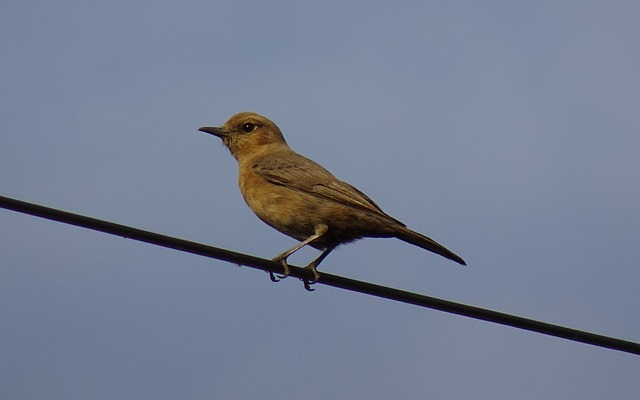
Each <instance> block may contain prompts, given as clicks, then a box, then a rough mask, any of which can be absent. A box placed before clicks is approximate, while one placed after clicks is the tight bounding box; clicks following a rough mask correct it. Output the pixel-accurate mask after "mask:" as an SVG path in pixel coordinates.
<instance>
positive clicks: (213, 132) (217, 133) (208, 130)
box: [198, 126, 229, 139]
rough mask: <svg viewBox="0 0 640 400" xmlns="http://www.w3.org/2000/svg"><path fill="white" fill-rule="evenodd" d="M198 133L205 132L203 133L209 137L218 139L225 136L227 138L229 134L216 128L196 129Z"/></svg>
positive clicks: (204, 127)
mask: <svg viewBox="0 0 640 400" xmlns="http://www.w3.org/2000/svg"><path fill="white" fill-rule="evenodd" d="M198 130H199V131H200V132H205V133H209V134H211V135H214V136H217V137H219V138H220V139H222V138H224V137H225V136H227V135H228V134H229V132H227V131H225V130H224V129H222V128H220V127H218V126H203V127H202V128H200V129H198Z"/></svg>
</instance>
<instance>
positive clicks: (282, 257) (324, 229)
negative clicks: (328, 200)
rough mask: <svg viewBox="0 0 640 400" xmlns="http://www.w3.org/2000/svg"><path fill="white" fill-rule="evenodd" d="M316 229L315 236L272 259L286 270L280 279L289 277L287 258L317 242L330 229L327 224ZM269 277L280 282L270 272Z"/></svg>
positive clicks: (279, 276)
mask: <svg viewBox="0 0 640 400" xmlns="http://www.w3.org/2000/svg"><path fill="white" fill-rule="evenodd" d="M315 229H316V231H315V233H314V234H313V235H311V236H309V237H308V238H306V239H305V240H303V241H302V242H300V243H298V244H297V245H295V246H293V247H292V248H290V249H289V250H287V251H285V252H283V253H282V254H278V255H277V256H275V257H274V258H272V259H271V261H276V262H281V263H282V267H283V268H284V274H282V275H277V277H278V278H280V279H284V278H286V277H287V276H289V273H290V271H289V264H287V258H288V257H289V256H290V255H292V254H293V253H295V252H296V251H298V250H300V249H301V248H303V247H304V246H306V245H308V244H309V243H311V242H313V241H314V240H316V239H317V238H319V237H320V236H322V235H324V234H325V233H326V232H327V230H328V229H329V227H328V226H327V225H325V224H321V225H318V226H316V227H315ZM321 257H322V255H321ZM323 258H324V257H323ZM320 261H322V259H320ZM314 262H315V261H314ZM312 264H313V263H312ZM269 277H270V278H271V280H272V281H273V282H278V280H279V279H276V277H275V276H274V274H273V272H269Z"/></svg>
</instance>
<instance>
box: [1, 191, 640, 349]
mask: <svg viewBox="0 0 640 400" xmlns="http://www.w3.org/2000/svg"><path fill="white" fill-rule="evenodd" d="M0 207H2V208H6V209H9V210H13V211H17V212H21V213H25V214H30V215H34V216H37V217H41V218H46V219H50V220H54V221H58V222H63V223H66V224H71V225H76V226H80V227H83V228H88V229H93V230H97V231H100V232H104V233H109V234H111V235H116V236H122V237H124V238H128V239H134V240H138V241H141V242H146V243H151V244H154V245H157V246H162V247H168V248H170V249H174V250H179V251H184V252H187V253H192V254H197V255H201V256H205V257H211V258H216V259H218V260H223V261H228V262H231V263H234V264H241V265H245V266H247V267H251V268H256V269H261V270H264V271H268V272H275V273H283V272H284V271H283V268H282V265H281V264H280V263H277V262H273V261H270V260H265V259H262V258H258V257H253V256H250V255H246V254H242V253H236V252H234V251H230V250H225V249H220V248H217V247H213V246H208V245H204V244H201V243H196V242H190V241H188V240H184V239H178V238H174V237H171V236H166V235H161V234H158V233H154V232H149V231H145V230H142V229H137V228H132V227H129V226H125V225H120V224H115V223H113V222H108V221H103V220H99V219H96V218H91V217H86V216H83V215H78V214H73V213H70V212H66V211H61V210H57V209H53V208H49V207H44V206H40V205H37V204H33V203H27V202H24V201H20V200H15V199H11V198H8V197H4V196H0ZM290 268H291V273H290V275H291V276H294V277H296V278H300V279H307V280H311V279H313V274H312V273H311V272H310V271H308V270H306V269H304V268H300V267H295V266H290ZM318 284H323V285H329V286H333V287H337V288H341V289H346V290H351V291H354V292H359V293H364V294H369V295H372V296H377V297H382V298H385V299H389V300H395V301H399V302H403V303H408V304H414V305H416V306H420V307H426V308H432V309H435V310H440V311H445V312H449V313H453V314H458V315H464V316H466V317H470V318H475V319H480V320H483V321H489V322H494V323H497V324H502V325H508V326H512V327H514V328H519V329H524V330H528V331H533V332H538V333H542V334H545V335H549V336H556V337H560V338H564V339H568V340H573V341H576V342H581V343H586V344H590V345H594V346H599V347H605V348H608V349H613V350H618V351H623V352H626V353H632V354H640V343H634V342H630V341H627V340H622V339H616V338H612V337H608V336H603V335H598V334H595V333H590V332H585V331H580V330H577V329H572V328H567V327H564V326H559V325H553V324H548V323H546V322H540V321H536V320H532V319H528V318H522V317H518V316H515V315H510V314H505V313H501V312H497V311H492V310H487V309H483V308H479V307H474V306H469V305H466V304H460V303H454V302H451V301H447V300H442V299H438V298H434V297H429V296H423V295H420V294H417V293H411V292H406V291H403V290H398V289H393V288H389V287H385V286H380V285H375V284H372V283H367V282H362V281H356V280H353V279H349V278H344V277H341V276H337V275H331V274H327V273H324V272H323V273H322V275H321V279H320V281H318Z"/></svg>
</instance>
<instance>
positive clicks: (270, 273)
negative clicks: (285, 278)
mask: <svg viewBox="0 0 640 400" xmlns="http://www.w3.org/2000/svg"><path fill="white" fill-rule="evenodd" d="M269 279H271V282H280V279H278V278H276V275H275V274H274V273H273V272H271V271H269Z"/></svg>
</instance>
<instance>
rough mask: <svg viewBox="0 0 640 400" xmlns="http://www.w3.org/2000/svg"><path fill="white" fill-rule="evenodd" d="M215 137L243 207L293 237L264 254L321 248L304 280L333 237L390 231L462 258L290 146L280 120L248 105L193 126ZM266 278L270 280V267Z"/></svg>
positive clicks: (344, 239)
mask: <svg viewBox="0 0 640 400" xmlns="http://www.w3.org/2000/svg"><path fill="white" fill-rule="evenodd" d="M198 130H199V131H201V132H205V133H208V134H211V135H214V136H217V137H218V138H220V139H222V143H223V144H224V145H225V146H226V147H227V148H228V149H229V151H230V152H231V154H232V155H233V157H234V158H235V159H236V160H237V162H238V171H239V173H238V185H239V187H240V191H241V193H242V196H243V198H244V200H245V202H246V203H247V205H248V206H249V208H250V209H251V210H252V211H253V212H254V213H255V214H256V216H257V217H258V218H260V219H261V220H262V221H263V222H265V223H266V224H267V225H269V226H271V227H273V228H275V229H276V230H278V231H280V232H281V233H283V234H285V235H288V236H290V237H292V238H294V239H296V240H298V241H299V243H298V244H296V245H295V246H293V247H292V248H290V249H288V250H285V251H284V252H282V253H280V254H278V255H277V256H276V257H274V258H273V259H272V261H276V262H280V263H281V264H282V267H283V270H284V273H283V274H281V275H278V278H280V279H283V278H286V277H287V276H288V275H289V273H290V268H289V265H288V263H287V258H288V257H289V256H291V255H292V254H293V253H295V252H296V251H298V250H299V249H301V248H302V247H304V246H311V247H313V248H315V249H318V250H321V251H322V252H321V254H320V255H319V256H318V257H317V258H316V259H315V260H313V261H311V263H309V264H308V265H307V266H306V267H305V268H306V269H308V270H310V271H311V272H312V273H313V277H314V280H313V281H309V280H307V279H303V281H304V285H305V288H306V289H307V290H312V289H310V284H313V283H316V282H317V281H319V280H320V279H321V275H320V273H319V272H318V269H317V267H318V265H319V264H320V263H321V262H322V261H323V260H324V259H325V258H326V257H327V256H328V255H329V253H331V252H332V251H333V250H334V249H335V248H336V247H338V246H339V245H341V244H346V243H349V242H353V241H355V240H358V239H361V238H365V237H370V238H398V239H400V240H402V241H405V242H407V243H410V244H413V245H415V246H418V247H421V248H423V249H425V250H428V251H431V252H433V253H436V254H438V255H440V256H443V257H445V258H448V259H449V260H452V261H454V262H456V263H458V264H461V265H466V262H465V261H464V260H463V259H462V258H461V257H460V256H458V255H457V254H455V253H454V252H452V251H451V250H449V249H447V248H446V247H444V246H442V245H441V244H439V243H437V242H436V241H435V240H433V239H431V238H429V237H427V236H425V235H422V234H421V233H418V232H415V231H413V230H411V229H409V228H407V226H406V225H405V224H403V223H402V222H400V221H398V220H397V219H395V218H393V217H391V216H390V215H388V214H386V213H385V212H384V211H382V209H381V208H380V207H379V206H378V205H377V204H376V203H375V202H374V201H373V200H371V199H370V198H369V197H368V196H367V195H366V194H364V193H363V192H361V191H360V190H358V189H357V188H355V187H354V186H352V185H350V184H348V183H346V182H344V181H342V180H340V179H338V178H336V177H335V176H334V175H333V174H332V173H331V172H329V171H328V170H327V169H325V168H324V167H322V166H321V165H320V164H318V163H316V162H315V161H313V160H311V159H309V158H307V157H305V156H303V155H300V154H298V153H296V152H295V151H293V150H292V149H291V148H290V147H289V145H288V144H287V142H286V140H285V138H284V136H283V134H282V132H281V131H280V128H278V126H277V125H276V124H275V123H274V122H273V121H271V120H269V119H268V118H266V117H264V116H262V115H259V114H256V113H254V112H248V111H245V112H240V113H238V114H235V115H233V116H232V117H231V118H229V120H228V121H227V122H225V123H224V124H223V125H222V126H205V127H201V128H199V129H198ZM270 277H271V280H272V281H274V282H277V281H278V280H279V279H276V278H275V277H274V275H273V273H272V272H271V273H270Z"/></svg>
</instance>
